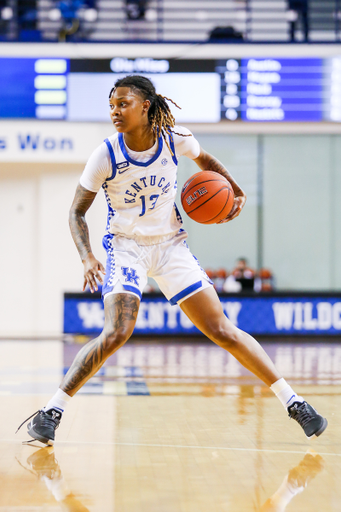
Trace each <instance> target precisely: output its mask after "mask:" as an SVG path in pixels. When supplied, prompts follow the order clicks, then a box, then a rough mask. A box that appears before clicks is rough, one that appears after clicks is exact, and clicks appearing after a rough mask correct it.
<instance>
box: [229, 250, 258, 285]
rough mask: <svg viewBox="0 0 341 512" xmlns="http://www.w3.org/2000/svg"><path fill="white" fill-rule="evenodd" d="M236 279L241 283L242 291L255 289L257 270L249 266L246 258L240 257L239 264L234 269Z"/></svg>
mask: <svg viewBox="0 0 341 512" xmlns="http://www.w3.org/2000/svg"><path fill="white" fill-rule="evenodd" d="M232 275H233V277H234V278H235V280H236V281H237V282H238V283H240V284H241V289H242V291H251V290H253V287H254V284H255V272H254V270H252V269H251V268H250V267H249V266H248V261H247V259H246V258H238V260H237V265H236V266H235V268H234V269H233V270H232Z"/></svg>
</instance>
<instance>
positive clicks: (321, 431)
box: [306, 418, 328, 439]
mask: <svg viewBox="0 0 341 512" xmlns="http://www.w3.org/2000/svg"><path fill="white" fill-rule="evenodd" d="M327 427H328V421H327V420H326V418H323V423H322V427H321V428H320V429H319V430H318V431H317V432H314V434H313V435H312V436H306V437H307V438H308V439H314V437H318V436H320V435H321V434H322V433H323V432H324V431H325V430H326V428H327Z"/></svg>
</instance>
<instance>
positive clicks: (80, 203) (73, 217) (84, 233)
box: [69, 185, 96, 260]
mask: <svg viewBox="0 0 341 512" xmlns="http://www.w3.org/2000/svg"><path fill="white" fill-rule="evenodd" d="M95 197H96V193H95V192H90V190H86V189H85V188H84V187H82V185H78V187H77V190H76V194H75V197H74V200H73V203H72V206H71V208H70V214H69V226H70V230H71V235H72V238H73V240H74V242H75V244H76V247H77V249H78V252H79V255H80V257H81V259H82V260H84V259H85V258H86V256H87V255H88V254H89V253H90V252H91V246H90V238H89V229H88V225H87V223H86V220H85V214H86V212H87V211H88V209H89V208H90V206H91V205H92V203H93V201H94V199H95Z"/></svg>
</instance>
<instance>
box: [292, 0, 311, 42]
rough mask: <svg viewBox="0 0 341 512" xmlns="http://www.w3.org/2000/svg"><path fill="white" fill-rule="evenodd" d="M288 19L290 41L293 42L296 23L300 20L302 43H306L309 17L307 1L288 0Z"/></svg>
mask: <svg viewBox="0 0 341 512" xmlns="http://www.w3.org/2000/svg"><path fill="white" fill-rule="evenodd" d="M288 7H289V12H288V19H289V23H290V39H291V41H295V30H296V28H297V22H298V21H299V19H301V23H302V28H303V33H304V41H308V35H309V17H308V0H288Z"/></svg>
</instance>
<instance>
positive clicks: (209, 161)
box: [194, 148, 246, 224]
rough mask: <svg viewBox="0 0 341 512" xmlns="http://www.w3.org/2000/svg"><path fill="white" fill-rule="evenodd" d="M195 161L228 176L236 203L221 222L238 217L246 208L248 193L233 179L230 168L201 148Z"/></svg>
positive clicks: (201, 166) (206, 168)
mask: <svg viewBox="0 0 341 512" xmlns="http://www.w3.org/2000/svg"><path fill="white" fill-rule="evenodd" d="M194 162H195V163H196V164H197V165H198V166H199V167H200V169H202V170H203V171H214V172H217V173H218V174H221V175H222V176H224V178H226V179H227V180H228V181H229V182H230V183H231V185H232V188H233V192H234V204H233V207H232V210H231V211H230V213H229V214H228V216H227V217H226V218H225V219H223V220H221V221H220V222H219V224H222V223H224V222H229V221H230V220H232V219H235V218H236V217H238V215H239V214H240V212H241V211H242V209H243V208H244V205H245V202H246V194H245V192H244V191H243V190H242V189H241V188H240V186H239V185H238V183H237V182H236V181H235V180H234V179H233V177H232V176H231V174H230V173H229V172H228V170H227V169H226V168H225V167H224V165H223V164H222V163H221V162H219V160H218V159H217V158H215V157H214V156H213V155H210V153H207V151H205V150H203V149H202V148H200V154H199V156H198V158H195V159H194Z"/></svg>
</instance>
